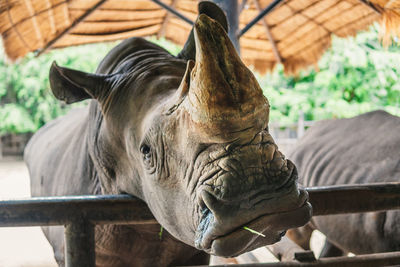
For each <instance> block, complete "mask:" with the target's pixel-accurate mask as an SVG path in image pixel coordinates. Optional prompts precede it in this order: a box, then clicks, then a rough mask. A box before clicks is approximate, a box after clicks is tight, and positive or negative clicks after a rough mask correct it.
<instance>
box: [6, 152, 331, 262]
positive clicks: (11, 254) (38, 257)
mask: <svg viewBox="0 0 400 267" xmlns="http://www.w3.org/2000/svg"><path fill="white" fill-rule="evenodd" d="M29 196H30V190H29V174H28V170H27V168H26V166H25V164H24V162H23V161H22V159H20V158H6V159H1V160H0V200H4V199H14V198H26V197H29ZM323 241H324V237H323V235H322V234H320V233H318V232H317V233H315V232H314V236H313V239H312V242H311V246H312V248H314V251H315V252H316V254H317V255H318V254H319V252H320V250H321V245H322V243H323ZM257 260H258V261H263V262H270V261H277V260H276V259H275V258H274V257H273V256H272V255H271V254H270V253H269V252H268V251H267V249H266V248H260V249H257V250H255V251H253V252H252V253H246V254H244V255H242V256H240V257H239V258H238V259H237V262H238V263H250V262H254V261H257ZM212 262H213V263H214V264H217V263H218V262H219V261H218V259H214V260H212ZM39 266H40V267H56V266H57V264H56V262H55V260H54V258H53V251H52V248H51V246H50V245H49V243H48V242H47V240H46V238H45V237H44V235H43V234H42V232H41V230H40V228H39V227H9V228H0V267H39Z"/></svg>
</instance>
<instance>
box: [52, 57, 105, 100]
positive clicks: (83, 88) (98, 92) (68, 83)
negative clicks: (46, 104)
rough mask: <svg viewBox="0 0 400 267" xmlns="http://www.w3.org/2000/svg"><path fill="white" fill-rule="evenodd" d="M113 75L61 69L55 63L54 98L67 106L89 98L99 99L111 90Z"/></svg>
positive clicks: (53, 70)
mask: <svg viewBox="0 0 400 267" xmlns="http://www.w3.org/2000/svg"><path fill="white" fill-rule="evenodd" d="M112 76H113V75H102V74H91V73H86V72H82V71H77V70H73V69H69V68H64V67H60V66H58V65H57V63H56V62H53V64H52V66H51V68H50V74H49V78H50V88H51V90H52V91H53V94H54V96H55V97H56V98H57V99H59V100H63V101H65V102H66V103H67V104H70V103H74V102H78V101H82V100H85V99H88V98H95V99H99V98H100V97H102V96H104V95H106V94H107V93H108V91H109V90H110V87H109V86H107V85H108V84H109V80H110V78H111V77H112Z"/></svg>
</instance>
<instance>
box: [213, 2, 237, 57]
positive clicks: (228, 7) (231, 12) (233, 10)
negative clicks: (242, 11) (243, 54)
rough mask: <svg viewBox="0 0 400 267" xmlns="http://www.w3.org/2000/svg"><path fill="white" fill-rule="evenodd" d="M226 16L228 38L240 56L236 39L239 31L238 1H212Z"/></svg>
mask: <svg viewBox="0 0 400 267" xmlns="http://www.w3.org/2000/svg"><path fill="white" fill-rule="evenodd" d="M212 2H214V3H216V4H217V5H218V6H219V7H220V8H221V9H222V10H223V11H224V12H225V14H226V18H227V20H228V36H229V38H230V39H231V41H232V43H233V45H234V46H235V48H236V51H237V52H238V53H239V54H240V44H239V38H238V29H239V5H238V0H212Z"/></svg>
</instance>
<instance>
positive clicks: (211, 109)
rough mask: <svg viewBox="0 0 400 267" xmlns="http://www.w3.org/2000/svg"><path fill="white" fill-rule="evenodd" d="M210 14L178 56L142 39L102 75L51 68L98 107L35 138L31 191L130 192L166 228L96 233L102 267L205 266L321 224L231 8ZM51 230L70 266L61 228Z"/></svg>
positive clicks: (53, 77) (78, 96) (57, 79)
mask: <svg viewBox="0 0 400 267" xmlns="http://www.w3.org/2000/svg"><path fill="white" fill-rule="evenodd" d="M199 11H200V12H199V13H200V14H201V15H199V17H198V19H197V20H196V23H195V26H194V29H193V30H192V33H191V35H190V36H189V39H188V41H187V43H186V45H185V47H184V49H183V51H182V52H181V53H180V55H179V56H178V57H175V56H172V55H171V54H169V53H168V52H167V51H166V50H164V49H163V48H161V47H159V46H157V45H154V44H152V43H150V42H148V41H146V40H144V39H141V38H131V39H128V40H125V41H123V42H122V43H121V44H119V45H118V46H117V47H115V48H114V49H113V50H111V51H110V53H109V54H108V55H107V56H106V57H105V58H104V60H103V61H102V62H101V63H100V65H99V67H98V69H97V72H96V74H90V73H84V72H80V71H76V70H72V69H67V68H62V67H59V66H57V65H56V64H53V66H52V67H51V70H50V85H51V89H52V91H53V93H54V95H55V96H56V97H57V98H58V99H60V100H63V101H65V102H67V103H73V102H77V101H81V100H83V99H93V100H91V103H90V106H89V107H88V108H84V109H82V110H79V111H75V112H71V113H70V114H68V115H67V116H65V117H63V118H60V119H57V120H56V121H54V122H51V123H49V124H47V125H46V126H44V127H43V128H42V129H41V130H39V131H38V133H37V134H35V136H34V137H33V138H32V140H31V141H30V143H29V145H28V147H27V149H26V151H25V160H26V162H27V164H28V167H29V172H30V175H31V190H32V195H33V196H56V195H82V194H130V195H133V196H136V197H138V198H140V199H142V200H143V201H145V202H146V204H147V206H148V208H149V209H150V210H151V212H152V213H153V215H154V216H155V218H156V219H157V221H158V222H159V223H160V224H161V225H162V227H163V228H164V229H165V230H164V233H163V236H162V238H161V240H160V238H159V231H160V226H159V225H153V226H143V225H137V226H116V225H108V226H101V227H100V226H97V227H96V232H95V235H96V265H97V266H170V265H186V264H191V265H196V264H205V263H206V262H207V260H208V254H214V255H219V256H225V257H231V256H236V255H239V254H241V253H244V252H247V251H250V250H252V249H255V248H257V247H260V246H263V245H266V244H272V243H275V242H277V241H279V240H280V238H281V237H282V236H283V235H284V234H285V230H287V229H289V228H291V227H297V226H300V225H303V224H305V223H306V222H307V221H308V220H309V219H310V217H311V207H310V205H309V203H308V202H307V193H306V192H305V191H304V190H301V189H299V188H298V185H297V171H296V167H295V166H294V165H293V164H292V162H290V161H289V160H286V159H285V157H284V156H283V155H282V154H281V153H280V152H279V151H278V149H277V146H276V145H275V143H274V140H273V139H272V137H271V136H270V135H269V133H268V115H269V103H268V100H267V99H266V98H265V97H264V96H263V93H262V90H261V88H260V87H259V85H258V83H257V81H256V79H255V78H254V76H253V74H252V73H251V72H250V70H249V69H248V68H247V67H245V65H244V64H243V63H242V62H241V60H240V58H239V56H238V55H237V53H236V51H235V49H234V47H233V45H232V43H231V42H230V40H229V38H228V36H227V34H226V19H225V17H224V15H223V12H222V11H221V10H220V9H219V8H218V7H217V6H215V5H214V4H212V3H210V2H201V3H200V4H199ZM212 18H215V20H214V19H212ZM224 25H225V26H224ZM244 226H247V227H250V228H252V229H254V230H256V231H259V232H262V233H263V234H264V235H265V237H261V236H258V235H254V234H252V233H250V232H248V231H246V230H244V229H243V227H244ZM44 232H45V234H46V237H47V238H48V240H49V241H50V243H51V245H52V246H53V248H54V251H55V256H56V259H57V261H58V262H59V264H60V265H63V264H64V257H63V246H64V245H63V233H62V229H61V228H45V229H44Z"/></svg>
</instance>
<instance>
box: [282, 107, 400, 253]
mask: <svg viewBox="0 0 400 267" xmlns="http://www.w3.org/2000/svg"><path fill="white" fill-rule="evenodd" d="M399 133H400V118H399V117H396V116H393V115H390V114H389V113H386V112H384V111H374V112H369V113H366V114H363V115H360V116H357V117H354V118H350V119H338V120H328V121H321V122H317V123H316V124H315V125H314V126H313V127H311V128H310V129H309V130H308V131H307V133H306V134H305V135H304V137H303V138H301V139H300V140H299V142H298V143H297V145H296V146H295V148H294V150H293V152H292V153H291V154H290V156H289V158H290V159H292V160H293V162H294V163H295V164H296V166H297V167H298V170H299V177H300V181H301V183H302V184H303V185H304V186H325V185H340V184H365V183H377V182H399V181H400V180H399V179H400V135H399ZM399 222H400V211H397V210H390V211H383V212H369V213H358V214H350V215H330V216H318V217H313V219H312V223H311V225H312V226H313V227H315V228H316V229H318V230H320V231H321V232H322V233H324V234H325V235H326V237H327V240H328V243H327V244H326V247H325V248H324V251H323V256H335V255H340V254H343V252H346V253H347V252H352V253H355V254H367V253H378V252H387V251H398V250H400V224H399ZM302 232H303V234H304V233H306V234H307V233H310V232H309V231H307V229H304V228H303V229H302ZM299 237H300V236H297V238H299ZM303 242H304V241H303Z"/></svg>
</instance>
